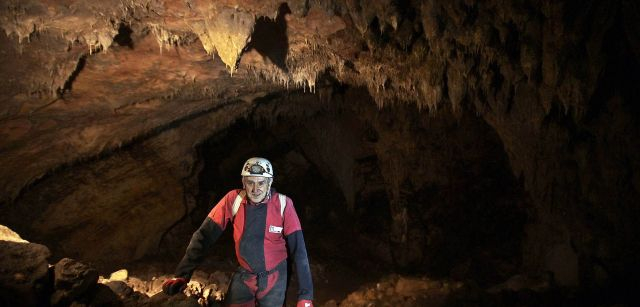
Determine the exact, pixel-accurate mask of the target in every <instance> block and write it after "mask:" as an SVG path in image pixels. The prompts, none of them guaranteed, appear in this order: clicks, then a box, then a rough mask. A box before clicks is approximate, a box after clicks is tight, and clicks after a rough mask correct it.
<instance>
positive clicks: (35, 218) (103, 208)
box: [2, 102, 252, 269]
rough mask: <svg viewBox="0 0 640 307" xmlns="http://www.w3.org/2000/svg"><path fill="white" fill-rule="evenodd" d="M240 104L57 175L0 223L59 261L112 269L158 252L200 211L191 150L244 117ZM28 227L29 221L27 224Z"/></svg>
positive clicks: (45, 180)
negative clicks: (173, 229)
mask: <svg viewBox="0 0 640 307" xmlns="http://www.w3.org/2000/svg"><path fill="white" fill-rule="evenodd" d="M251 108H252V106H251V104H250V103H247V102H244V103H242V102H239V103H236V104H233V105H230V106H226V107H222V108H219V109H217V110H216V112H207V113H203V114H201V115H200V116H197V117H194V118H192V119H190V120H189V121H185V122H182V123H176V124H174V125H173V126H171V127H169V128H168V129H166V130H163V131H158V132H157V133H155V134H153V135H152V136H150V137H148V138H147V139H145V140H141V141H140V142H137V143H135V144H133V145H130V146H126V147H124V148H121V149H119V150H115V151H113V152H109V153H105V154H104V155H102V156H100V157H97V158H95V159H92V160H87V161H79V162H77V163H75V164H74V165H70V166H68V167H65V168H64V169H61V170H59V171H56V172H54V173H52V174H50V175H48V176H46V177H45V178H43V179H42V180H40V181H39V182H38V183H37V184H36V185H34V186H33V187H32V188H31V189H30V190H29V192H28V193H24V194H22V195H21V196H20V197H18V198H17V200H16V201H15V202H14V203H12V204H11V205H7V206H5V207H3V208H2V223H3V224H8V225H12V227H15V229H17V230H19V231H20V232H21V233H22V234H23V235H24V236H25V237H26V238H29V239H30V240H33V241H37V242H46V243H47V244H48V245H49V246H50V248H51V250H52V252H53V253H54V256H55V257H57V258H61V257H75V258H77V259H83V260H85V261H88V262H90V263H92V264H93V265H95V266H97V267H100V268H106V269H114V268H117V267H118V265H119V264H121V263H126V262H130V261H132V260H135V259H139V258H141V257H143V256H144V255H146V254H149V253H151V252H153V251H155V250H156V249H157V248H158V245H159V244H160V240H161V239H162V237H163V236H164V234H165V233H166V232H167V230H168V229H169V228H171V226H173V225H174V224H175V223H176V222H177V221H179V220H180V219H182V218H183V217H184V216H185V215H186V214H187V213H188V212H190V211H191V210H193V208H194V207H195V205H196V204H195V194H196V193H197V190H198V181H197V174H198V173H199V171H200V167H199V165H200V164H199V163H197V159H198V155H197V152H196V150H195V148H194V144H197V143H200V142H202V141H203V140H204V139H206V138H207V137H209V136H210V133H211V131H217V130H223V129H225V128H226V127H227V126H228V125H229V124H230V123H232V122H233V121H234V120H235V118H234V116H230V115H229V114H242V113H247V112H248V111H249V110H250V109H251ZM25 221H28V222H25Z"/></svg>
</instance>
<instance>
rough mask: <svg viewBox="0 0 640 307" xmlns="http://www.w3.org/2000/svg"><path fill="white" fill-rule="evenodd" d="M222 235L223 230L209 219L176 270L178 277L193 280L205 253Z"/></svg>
mask: <svg viewBox="0 0 640 307" xmlns="http://www.w3.org/2000/svg"><path fill="white" fill-rule="evenodd" d="M221 234H222V228H220V226H218V224H216V223H215V222H213V220H211V218H209V217H207V218H205V219H204V222H202V225H200V228H198V230H196V232H194V233H193V236H191V241H190V242H189V246H188V247H187V251H186V252H185V254H184V257H182V260H181V261H180V263H179V264H178V267H177V268H176V273H175V276H176V277H182V278H185V279H187V280H189V279H191V274H193V270H195V269H196V267H197V266H198V265H199V264H200V263H202V258H204V255H205V253H206V252H207V251H208V250H209V249H210V248H211V246H213V244H214V243H215V242H216V241H217V240H218V238H219V237H220V235H221Z"/></svg>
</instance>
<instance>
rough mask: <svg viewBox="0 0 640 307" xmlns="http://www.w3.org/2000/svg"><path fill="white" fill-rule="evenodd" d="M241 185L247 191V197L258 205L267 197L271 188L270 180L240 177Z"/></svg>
mask: <svg viewBox="0 0 640 307" xmlns="http://www.w3.org/2000/svg"><path fill="white" fill-rule="evenodd" d="M242 185H243V186H244V189H245V191H247V197H249V200H251V202H253V203H259V202H261V201H262V200H264V198H265V197H266V196H267V193H268V192H269V187H270V186H271V178H266V177H257V176H247V177H242Z"/></svg>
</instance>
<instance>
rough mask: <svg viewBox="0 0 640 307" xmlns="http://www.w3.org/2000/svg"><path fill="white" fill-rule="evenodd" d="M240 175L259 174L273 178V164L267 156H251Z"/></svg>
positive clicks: (258, 175) (259, 175)
mask: <svg viewBox="0 0 640 307" xmlns="http://www.w3.org/2000/svg"><path fill="white" fill-rule="evenodd" d="M240 175H242V177H245V176H257V177H268V178H273V166H271V162H269V160H267V159H265V158H259V157H253V158H249V160H247V162H245V163H244V167H242V172H241V173H240Z"/></svg>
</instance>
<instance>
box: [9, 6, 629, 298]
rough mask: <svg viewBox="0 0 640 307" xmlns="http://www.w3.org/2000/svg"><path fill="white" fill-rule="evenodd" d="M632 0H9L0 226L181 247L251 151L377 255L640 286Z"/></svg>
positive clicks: (621, 288) (433, 266)
mask: <svg viewBox="0 0 640 307" xmlns="http://www.w3.org/2000/svg"><path fill="white" fill-rule="evenodd" d="M639 13H640V6H639V5H638V4H636V2H634V1H627V0H624V1H618V2H615V3H608V2H603V1H593V0H587V1H568V0H566V1H547V0H527V1H510V2H505V1H493V0H492V1H471V0H464V1H439V0H434V1H413V0H412V1H391V0H383V1H360V0H326V1H308V0H291V1H286V2H281V1H255V0H242V1H234V0H224V1H203V0H186V1H177V0H164V1H160V0H127V1H124V0H102V1H39V0H26V1H17V0H9V1H5V3H3V4H2V5H1V6H0V28H2V29H3V30H4V31H0V32H1V33H0V73H1V75H2V77H1V78H2V82H0V135H1V136H2V137H0V166H1V167H0V212H1V214H0V222H2V223H3V224H6V225H9V226H11V227H12V228H14V229H16V230H17V231H18V232H19V233H21V234H23V235H24V236H25V237H26V238H27V239H29V240H30V241H35V242H42V243H45V244H46V245H47V246H48V247H49V248H50V249H51V252H52V253H53V255H54V256H55V257H56V258H58V259H60V258H63V257H71V258H74V259H79V260H81V261H90V262H92V263H95V264H96V265H98V266H102V265H104V266H105V267H110V266H113V265H115V264H117V263H124V262H128V261H133V260H135V259H141V258H142V257H144V256H148V255H154V254H158V253H159V252H163V253H172V252H173V253H175V254H176V255H174V256H173V257H178V256H177V254H179V253H180V252H181V248H180V247H179V246H181V245H180V244H185V243H186V242H185V241H186V240H187V239H188V233H189V232H190V231H192V230H193V227H197V225H198V224H199V222H200V220H201V219H202V218H204V215H205V214H206V212H207V211H208V210H209V207H208V206H210V204H211V202H212V201H214V202H215V201H216V200H217V199H216V198H219V197H220V196H221V195H220V193H224V192H225V191H224V189H227V188H232V187H236V186H237V183H238V182H237V170H236V168H237V166H238V165H240V164H241V163H242V161H243V160H244V159H246V158H247V156H248V155H253V154H264V155H270V157H271V158H272V159H273V160H274V163H275V166H276V167H278V168H279V169H280V170H282V171H280V174H281V175H282V176H281V177H279V179H278V180H280V181H279V185H280V186H281V187H282V188H283V190H284V191H286V193H288V194H291V193H293V195H294V196H299V197H300V198H302V197H304V202H303V200H302V199H300V200H299V201H300V202H301V203H303V205H301V208H303V207H304V209H303V210H304V211H303V213H302V214H301V215H302V216H303V219H304V220H303V224H304V222H305V221H306V222H307V223H315V222H317V221H322V223H323V224H326V225H329V226H328V227H329V228H334V227H337V226H339V225H341V224H340V223H338V222H344V221H343V220H342V219H345V218H344V217H345V216H348V217H349V220H352V221H355V222H354V223H353V226H354V227H355V228H356V229H354V230H353V231H355V233H357V234H359V235H361V236H360V237H359V239H360V242H363V245H365V249H363V250H368V251H369V252H370V254H373V255H374V257H375V259H377V260H376V262H382V263H386V264H388V265H389V266H390V267H393V268H397V269H413V270H418V271H420V272H423V273H427V272H429V273H432V274H440V275H443V276H445V275H446V276H454V277H455V276H458V277H461V278H474V279H476V280H479V282H481V283H483V282H486V283H495V282H497V281H505V280H506V279H507V278H508V277H509V276H511V275H514V274H517V273H518V272H534V273H541V272H551V273H552V275H553V279H554V281H555V282H557V283H558V284H560V285H562V286H567V287H578V288H580V289H583V290H584V291H585V293H595V294H594V295H597V293H606V294H607V295H610V297H620V301H619V302H621V303H625V302H627V300H626V299H625V298H626V297H628V295H629V293H632V292H633V291H635V286H633V285H637V284H640V282H639V281H638V277H637V276H639V273H640V265H639V264H638V261H637V259H636V258H637V257H636V255H637V254H638V252H640V243H638V241H637V239H636V238H637V237H638V236H639V235H640V229H639V228H638V226H637V222H636V220H637V219H638V218H639V217H640V214H639V213H640V212H639V209H638V206H637V199H638V198H639V196H640V195H639V191H640V180H639V179H638V178H640V177H639V176H638V170H640V157H639V155H638V148H640V146H639V145H640V144H639V141H638V138H637V136H638V135H640V134H639V132H640V131H639V125H638V118H640V117H639V115H640V108H638V104H637V102H638V101H639V98H640V93H639V91H638V86H637V84H640V77H638V76H639V75H638V72H639V71H640V69H638V68H639V61H638V59H639V58H640V34H638V33H640V23H639V22H638V19H637V16H638V14H639ZM234 176H235V177H234ZM310 176H312V177H313V178H309V177H310ZM314 178H320V179H314ZM315 182H321V183H318V184H316V186H314V185H313V183H315ZM314 188H315V189H317V190H313V189H314ZM289 191H291V192H289ZM295 193H298V195H296V194H295ZM214 199H215V200H214ZM328 203H329V204H330V205H327V204H328ZM310 228H313V226H312V227H310ZM311 230H312V229H311ZM335 231H338V230H335ZM185 236H186V237H185ZM7 244H9V243H7ZM10 244H14V243H10ZM169 251H172V252H169ZM34 261H35V260H34ZM38 261H40V260H38ZM36 263H37V261H35V262H34V265H36V266H37V264H36ZM417 268H418V269H417ZM484 268H488V269H484ZM615 302H616V301H613V302H612V303H615Z"/></svg>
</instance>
